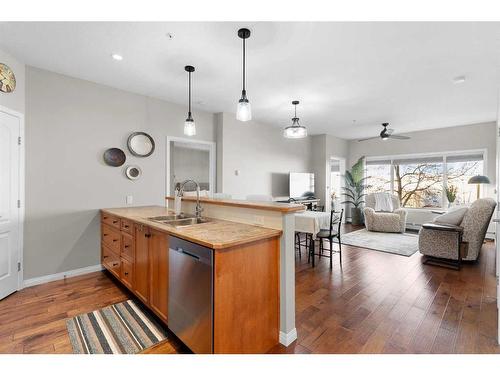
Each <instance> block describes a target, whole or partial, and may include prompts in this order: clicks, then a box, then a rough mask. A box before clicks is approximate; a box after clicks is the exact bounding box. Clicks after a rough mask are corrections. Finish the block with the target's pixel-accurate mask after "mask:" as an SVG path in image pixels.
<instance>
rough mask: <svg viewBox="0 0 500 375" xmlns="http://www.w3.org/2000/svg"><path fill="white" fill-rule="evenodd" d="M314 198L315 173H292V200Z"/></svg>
mask: <svg viewBox="0 0 500 375" xmlns="http://www.w3.org/2000/svg"><path fill="white" fill-rule="evenodd" d="M311 196H314V173H298V172H290V198H295V199H297V198H308V197H311Z"/></svg>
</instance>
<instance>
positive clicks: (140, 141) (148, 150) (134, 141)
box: [127, 132, 155, 157]
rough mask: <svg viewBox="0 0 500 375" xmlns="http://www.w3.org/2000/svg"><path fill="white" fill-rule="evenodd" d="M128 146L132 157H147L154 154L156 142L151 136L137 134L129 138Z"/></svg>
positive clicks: (142, 133)
mask: <svg viewBox="0 0 500 375" xmlns="http://www.w3.org/2000/svg"><path fill="white" fill-rule="evenodd" d="M127 146H128V149H129V151H130V153H131V154H132V155H135V156H139V157H146V156H149V155H151V154H152V153H153V152H154V150H155V141H154V140H153V138H152V137H151V136H150V135H149V134H146V133H144V132H135V133H132V134H130V136H129V137H128V140H127Z"/></svg>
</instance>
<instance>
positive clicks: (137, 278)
mask: <svg viewBox="0 0 500 375" xmlns="http://www.w3.org/2000/svg"><path fill="white" fill-rule="evenodd" d="M134 227H135V261H134V292H135V294H136V295H137V297H139V298H140V299H141V300H142V301H143V302H144V303H146V304H148V302H149V238H150V237H151V234H150V231H149V228H148V227H147V226H145V225H142V224H135V225H134Z"/></svg>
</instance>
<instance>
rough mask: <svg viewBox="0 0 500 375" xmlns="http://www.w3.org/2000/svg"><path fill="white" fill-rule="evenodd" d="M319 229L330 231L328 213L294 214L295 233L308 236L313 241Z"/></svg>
mask: <svg viewBox="0 0 500 375" xmlns="http://www.w3.org/2000/svg"><path fill="white" fill-rule="evenodd" d="M321 229H330V212H322V211H302V212H298V213H296V214H295V232H300V233H307V234H310V235H312V238H313V239H315V238H316V234H317V233H318V232H319V231H320V230H321Z"/></svg>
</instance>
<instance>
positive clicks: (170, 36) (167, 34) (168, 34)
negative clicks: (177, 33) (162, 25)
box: [165, 33, 174, 39]
mask: <svg viewBox="0 0 500 375" xmlns="http://www.w3.org/2000/svg"><path fill="white" fill-rule="evenodd" d="M165 35H166V36H167V38H168V39H174V34H173V33H166V34H165Z"/></svg>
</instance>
